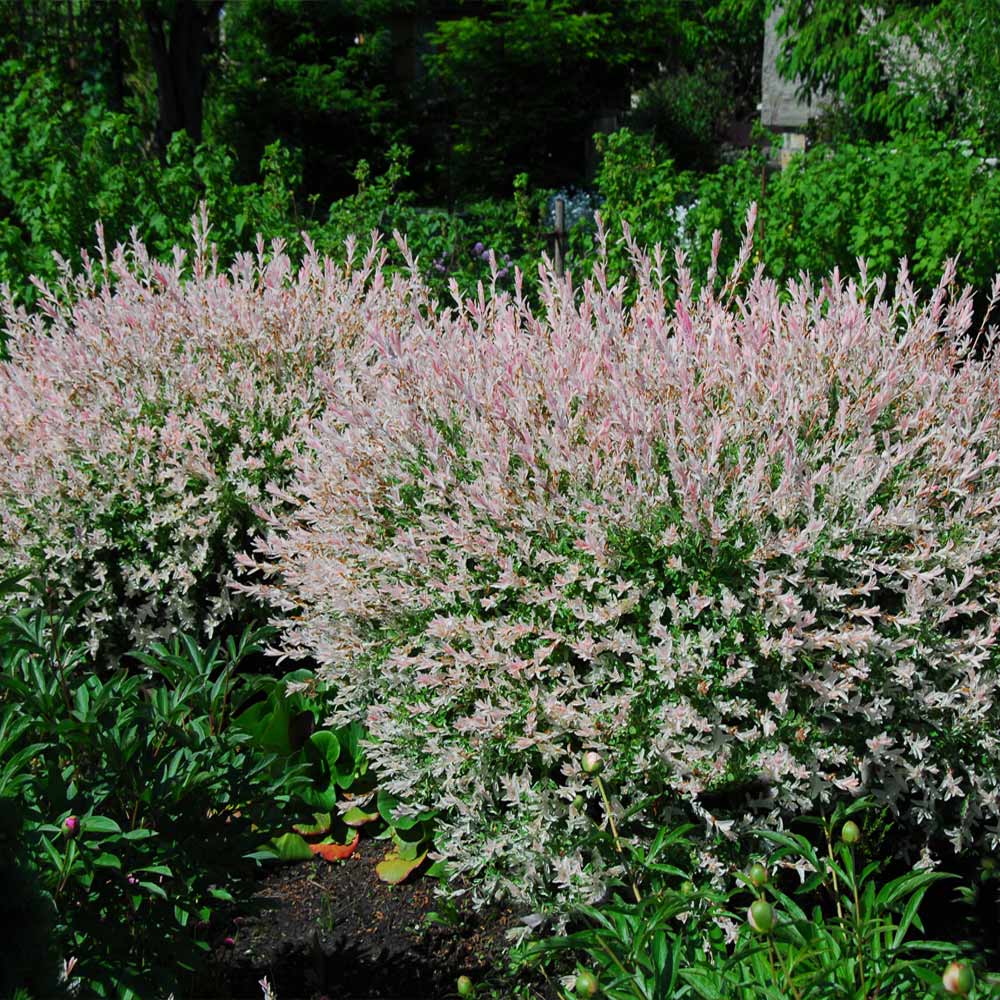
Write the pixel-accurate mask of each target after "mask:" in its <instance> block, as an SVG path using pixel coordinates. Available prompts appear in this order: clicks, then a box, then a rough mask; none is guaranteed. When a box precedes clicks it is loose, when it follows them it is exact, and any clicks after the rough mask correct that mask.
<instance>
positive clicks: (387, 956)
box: [202, 838, 517, 1000]
mask: <svg viewBox="0 0 1000 1000" xmlns="http://www.w3.org/2000/svg"><path fill="white" fill-rule="evenodd" d="M385 849H386V845H385V844H384V843H382V842H378V841H372V840H367V841H366V840H365V839H364V838H362V840H361V843H360V846H359V848H358V850H357V852H356V853H355V854H354V855H352V856H351V857H350V858H347V859H346V860H344V861H334V862H327V861H323V860H320V859H317V860H315V861H305V862H298V863H293V864H286V865H282V866H280V867H277V868H273V869H270V870H268V871H267V873H266V874H265V875H264V877H263V878H262V880H261V883H260V888H259V891H258V893H257V902H258V904H259V906H258V908H257V909H256V912H254V913H251V914H240V913H234V914H233V916H232V918H231V921H230V923H229V925H228V927H223V928H220V929H219V931H218V935H219V936H218V938H217V947H216V952H215V962H214V973H215V974H214V975H213V976H212V979H211V982H205V983H204V984H203V987H202V990H203V993H202V995H203V996H204V997H225V998H244V997H245V998H251V997H252V998H253V1000H261V988H260V986H259V985H258V983H259V981H260V980H261V979H262V978H263V977H264V976H267V978H268V981H269V982H270V984H271V986H272V988H273V989H274V991H275V994H276V995H277V997H278V1000H299V998H301V1000H320V998H324V997H325V998H329V1000H369V998H371V1000H375V998H378V1000H390V998H392V1000H442V998H445V997H454V996H455V995H456V993H455V982H456V979H457V978H458V976H460V975H467V976H469V977H470V978H471V979H472V980H473V981H474V982H477V983H483V982H484V981H486V980H492V981H493V982H499V980H500V978H501V975H502V970H503V968H504V966H505V964H506V959H505V957H506V950H507V942H506V940H505V934H506V932H507V931H508V930H509V929H510V928H511V927H513V926H516V924H517V917H516V915H515V914H514V913H513V912H512V911H510V910H503V909H501V910H498V911H494V912H492V913H484V914H481V915H476V914H473V913H471V912H466V911H467V908H463V912H462V919H461V921H460V922H455V921H450V922H448V923H437V922H432V923H428V922H427V921H426V920H425V918H426V916H427V914H428V913H431V912H432V911H439V910H441V908H442V907H441V900H439V899H437V898H435V895H434V887H435V881H434V880H433V879H430V878H421V877H419V875H418V876H414V877H411V880H409V881H407V882H405V883H403V884H401V885H396V886H389V885H386V884H385V883H383V882H381V881H380V880H379V878H378V876H377V875H376V873H375V865H376V864H377V863H378V862H379V861H380V860H381V859H382V857H383V855H384V854H385ZM230 941H231V943H230Z"/></svg>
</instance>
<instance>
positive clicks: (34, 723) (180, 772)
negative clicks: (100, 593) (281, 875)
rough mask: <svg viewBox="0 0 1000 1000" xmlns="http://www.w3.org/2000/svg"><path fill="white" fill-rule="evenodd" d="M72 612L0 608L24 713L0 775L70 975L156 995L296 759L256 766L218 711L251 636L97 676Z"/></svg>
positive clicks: (173, 981) (3, 641)
mask: <svg viewBox="0 0 1000 1000" xmlns="http://www.w3.org/2000/svg"><path fill="white" fill-rule="evenodd" d="M76 610H77V608H74V607H71V608H69V609H68V610H67V614H66V616H48V615H41V614H36V615H28V614H18V615H14V616H10V617H7V618H4V619H3V620H2V621H0V710H2V711H3V712H4V714H5V715H6V714H7V713H11V712H16V713H17V714H18V716H20V717H21V718H23V719H24V720H26V721H27V722H28V725H27V726H24V727H21V728H18V729H16V730H14V731H13V735H11V732H10V731H8V733H7V736H8V738H7V740H6V744H5V746H4V750H5V756H6V755H7V754H10V755H11V760H12V761H13V766H12V767H8V768H7V769H6V770H5V772H4V775H3V782H4V785H5V786H11V785H16V791H17V795H18V798H19V800H20V802H21V804H22V807H23V817H24V830H23V834H22V844H23V850H24V852H25V855H26V857H27V860H28V861H29V862H30V864H31V866H32V867H33V868H34V870H35V872H36V873H37V881H38V884H39V886H40V887H41V888H43V889H44V890H45V892H46V893H47V894H48V895H49V896H50V897H51V900H52V901H53V902H54V904H55V907H56V914H54V916H55V921H54V923H55V929H54V941H55V943H57V945H58V948H59V951H60V954H61V955H62V956H63V957H64V958H66V959H69V958H75V959H76V963H75V969H74V973H73V975H74V979H75V981H76V982H77V984H78V985H79V986H80V987H82V989H83V990H84V992H85V994H86V995H88V996H106V997H110V996H119V997H135V998H139V997H148V996H150V995H152V994H151V992H150V991H151V989H157V990H159V991H162V993H163V994H165V993H166V992H168V991H170V990H174V989H177V988H178V987H179V986H180V985H182V984H183V983H184V982H185V978H184V977H185V976H189V975H191V974H193V973H194V972H195V971H196V970H197V969H198V968H199V966H200V963H201V962H202V960H203V959H204V958H205V957H206V955H207V954H208V952H209V950H210V946H209V942H210V940H211V929H210V927H209V921H211V919H212V916H213V914H214V913H216V912H217V911H218V909H219V908H220V907H222V906H224V905H226V904H227V903H231V902H233V901H234V900H237V899H239V900H242V901H244V902H245V901H247V900H248V898H249V895H250V892H251V889H252V884H253V883H252V881H251V878H250V876H251V875H252V873H253V871H254V868H255V864H256V862H255V860H254V859H255V857H256V856H257V855H258V853H259V852H260V851H261V848H262V847H263V845H264V843H265V842H266V840H267V838H268V836H269V835H270V833H271V832H275V831H277V830H278V828H279V826H280V823H281V821H282V814H283V806H284V804H286V803H287V802H288V800H289V797H290V795H291V794H292V793H293V792H294V791H295V788H296V784H295V781H296V773H297V772H295V771H288V770H282V771H280V772H279V773H278V774H276V775H272V774H271V771H270V767H269V765H270V759H269V757H268V756H267V755H263V754H258V753H255V752H251V751H249V750H248V748H247V747H246V745H245V743H244V739H245V738H244V737H243V736H242V735H241V734H239V733H238V732H237V731H236V730H233V729H230V728H229V726H228V724H227V723H228V718H229V715H230V712H231V711H232V710H233V709H234V708H237V707H238V706H239V705H240V704H241V703H243V702H244V701H245V699H246V698H247V697H249V695H250V694H251V693H252V691H253V685H250V684H247V683H244V682H243V681H242V680H241V678H240V677H239V676H238V675H237V673H236V672H237V669H238V667H239V664H240V662H241V660H243V659H244V658H245V657H247V656H249V655H251V654H253V653H254V652H255V651H256V649H257V638H258V637H256V636H253V635H250V634H247V635H245V636H244V637H243V639H242V640H241V641H240V642H239V643H236V642H233V641H231V642H230V643H229V644H227V646H226V647H222V648H220V646H219V645H218V644H215V645H213V646H212V647H210V648H209V649H208V650H206V651H200V650H198V649H197V647H195V646H194V645H193V644H190V643H189V645H188V650H189V653H188V655H187V657H183V656H177V657H175V658H174V659H173V660H172V661H170V660H167V659H163V658H159V659H157V658H153V659H147V663H149V664H150V665H151V670H150V674H151V676H149V677H143V676H142V675H141V674H129V673H126V672H125V671H123V670H119V671H116V672H115V673H114V674H112V675H111V676H108V677H104V678H101V677H98V675H97V674H96V673H94V672H93V670H92V669H90V668H89V664H88V661H87V658H86V654H85V653H84V652H83V647H81V646H79V645H77V644H75V643H74V635H73V632H74V630H73V625H72V616H73V614H74V613H75V611H76ZM180 649H181V647H178V648H177V652H178V653H179V652H180ZM154 666H155V669H154ZM2 791H3V789H0V792H2ZM266 853H267V852H264V854H265V855H266ZM261 856H264V855H261ZM26 898H27V897H26ZM25 905H27V902H26V904H25ZM39 919H40V918H39ZM38 960H39V962H40V963H42V964H44V962H43V959H42V956H41V955H39V956H38ZM31 985H32V980H31V979H30V978H25V979H23V980H22V981H21V982H16V983H14V986H24V987H31ZM5 995H6V994H5ZM44 995H48V994H44Z"/></svg>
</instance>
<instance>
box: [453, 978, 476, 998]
mask: <svg viewBox="0 0 1000 1000" xmlns="http://www.w3.org/2000/svg"><path fill="white" fill-rule="evenodd" d="M455 989H456V990H457V991H458V995H459V996H460V997H471V996H472V995H473V994H474V993H475V992H476V987H475V986H473V984H472V980H471V979H470V978H469V977H468V976H459V977H458V982H457V983H456V984H455Z"/></svg>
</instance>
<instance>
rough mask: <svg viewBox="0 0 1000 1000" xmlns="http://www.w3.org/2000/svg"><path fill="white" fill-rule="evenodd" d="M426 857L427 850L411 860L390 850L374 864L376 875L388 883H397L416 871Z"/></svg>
mask: <svg viewBox="0 0 1000 1000" xmlns="http://www.w3.org/2000/svg"><path fill="white" fill-rule="evenodd" d="M426 857H427V852H426V851H424V853H423V854H420V855H418V856H417V857H415V858H414V859H413V860H412V861H407V860H406V859H405V858H401V857H400V856H399V854H398V852H396V851H390V852H389V853H388V854H387V855H386V856H385V858H384V859H383V860H382V861H380V862H379V863H378V864H377V865H376V866H375V871H376V872H377V874H378V877H379V878H380V879H381V880H382V881H383V882H388V883H389V885H399V883H400V882H402V881H403V880H404V879H405V878H406V877H407V876H408V875H410V874H412V873H413V872H414V871H416V870H417V869H418V868H419V867H420V865H421V864H422V863H423V860H424V858H426Z"/></svg>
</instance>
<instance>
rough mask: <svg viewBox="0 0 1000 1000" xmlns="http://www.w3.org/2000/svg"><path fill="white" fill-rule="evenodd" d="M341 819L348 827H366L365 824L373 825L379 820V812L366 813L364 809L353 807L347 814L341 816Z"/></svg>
mask: <svg viewBox="0 0 1000 1000" xmlns="http://www.w3.org/2000/svg"><path fill="white" fill-rule="evenodd" d="M341 819H342V820H343V821H344V822H345V823H346V824H347V825H348V826H364V825H365V823H371V822H373V821H374V820H377V819H378V813H377V812H370V813H369V812H365V811H364V810H363V809H359V808H358V807H357V806H352V807H351V808H350V809H348V810H347V812H345V813H344V815H343V816H341Z"/></svg>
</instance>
